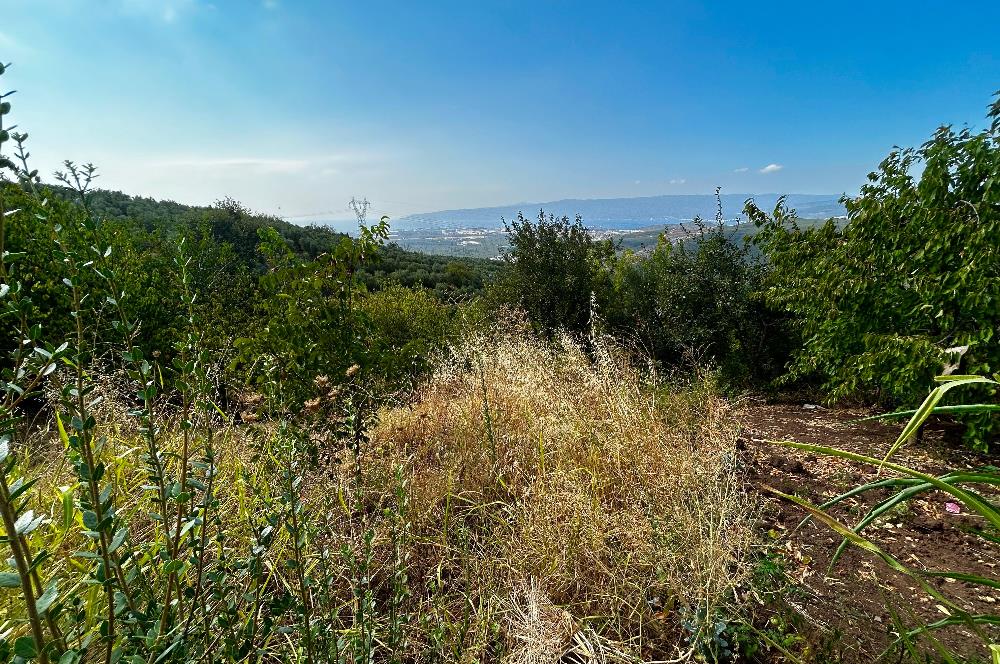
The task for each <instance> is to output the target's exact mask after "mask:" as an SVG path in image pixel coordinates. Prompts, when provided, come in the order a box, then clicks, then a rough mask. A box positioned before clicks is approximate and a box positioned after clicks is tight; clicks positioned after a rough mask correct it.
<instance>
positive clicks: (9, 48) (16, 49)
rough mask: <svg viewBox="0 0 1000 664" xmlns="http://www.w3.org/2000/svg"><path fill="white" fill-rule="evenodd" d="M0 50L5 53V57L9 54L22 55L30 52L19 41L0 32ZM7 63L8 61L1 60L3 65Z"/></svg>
mask: <svg viewBox="0 0 1000 664" xmlns="http://www.w3.org/2000/svg"><path fill="white" fill-rule="evenodd" d="M0 50H3V51H4V52H5V53H4V55H5V56H6V55H10V54H11V53H16V54H18V55H24V54H29V53H31V52H32V51H31V49H30V48H28V47H27V46H25V44H24V43H23V42H21V40H20V39H15V38H14V37H11V36H10V35H9V34H7V33H5V32H0ZM7 62H8V60H6V59H4V60H3V64H7Z"/></svg>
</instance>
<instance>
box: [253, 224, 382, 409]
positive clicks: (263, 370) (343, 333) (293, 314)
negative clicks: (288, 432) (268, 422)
mask: <svg viewBox="0 0 1000 664" xmlns="http://www.w3.org/2000/svg"><path fill="white" fill-rule="evenodd" d="M388 228H389V227H388V218H387V217H383V218H382V220H381V221H380V223H379V224H377V225H374V226H372V227H371V228H369V227H367V226H364V225H362V226H361V234H360V237H359V238H358V239H357V240H354V239H352V238H350V237H346V236H345V237H343V238H342V239H341V241H340V243H339V244H338V245H337V247H336V248H335V249H334V250H333V251H332V252H330V253H326V254H321V255H320V256H318V257H317V258H316V260H314V261H306V260H303V259H301V258H299V256H298V255H297V254H295V252H294V251H292V249H291V247H289V246H288V244H287V242H286V241H285V240H284V238H282V237H281V235H280V234H279V233H278V231H277V230H275V229H273V228H270V227H264V228H261V229H260V230H259V236H260V253H261V255H262V257H263V259H264V260H265V262H266V264H267V266H268V268H267V272H266V273H265V274H264V275H263V276H262V277H261V279H260V284H261V291H262V297H261V298H260V299H259V300H258V304H257V310H256V311H255V316H256V319H257V324H256V325H254V326H253V329H252V330H250V334H248V335H247V336H243V337H240V338H239V339H237V340H236V342H235V346H236V349H237V351H238V355H237V358H236V365H238V366H242V367H244V368H245V369H246V372H247V378H248V380H249V381H250V382H251V383H256V384H261V383H263V382H267V381H270V380H273V376H272V374H274V373H276V374H277V376H278V377H279V379H280V382H281V384H282V385H283V386H284V388H285V389H286V390H287V391H286V392H285V393H283V394H282V395H281V400H280V403H279V407H280V408H282V409H284V408H288V407H299V406H301V404H302V403H303V402H304V401H305V400H306V399H307V398H308V397H309V396H310V395H311V394H312V384H313V380H314V379H315V378H316V377H317V376H321V375H322V376H333V375H341V374H343V373H344V371H345V370H346V369H347V368H348V367H351V366H353V365H360V366H361V367H362V368H365V369H370V368H371V367H372V365H373V361H372V352H371V348H372V347H371V343H370V339H368V337H367V336H366V335H365V334H364V333H365V326H364V321H363V319H362V317H361V315H360V313H359V311H358V300H359V298H360V297H361V295H362V294H363V293H362V290H361V289H362V288H363V287H362V286H360V284H358V283H357V281H356V279H355V274H356V273H357V272H358V270H359V269H360V267H361V266H362V265H364V264H365V263H366V262H368V261H369V260H371V257H372V255H373V254H374V252H375V251H376V250H377V249H378V248H379V247H380V246H381V245H382V243H383V242H384V241H385V238H386V237H387V235H388Z"/></svg>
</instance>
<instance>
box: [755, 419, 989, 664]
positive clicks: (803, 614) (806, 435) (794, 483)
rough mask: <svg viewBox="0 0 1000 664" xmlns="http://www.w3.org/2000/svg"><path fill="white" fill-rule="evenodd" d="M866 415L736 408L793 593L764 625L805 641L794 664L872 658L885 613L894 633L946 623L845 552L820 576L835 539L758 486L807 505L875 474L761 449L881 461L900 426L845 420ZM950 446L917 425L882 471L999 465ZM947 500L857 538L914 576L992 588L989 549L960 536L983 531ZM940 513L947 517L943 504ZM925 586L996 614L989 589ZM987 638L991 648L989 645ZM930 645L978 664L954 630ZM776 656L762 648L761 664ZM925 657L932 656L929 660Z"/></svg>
mask: <svg viewBox="0 0 1000 664" xmlns="http://www.w3.org/2000/svg"><path fill="white" fill-rule="evenodd" d="M869 414H870V413H867V412H864V411H860V410H848V409H837V410H827V409H824V408H820V407H816V406H810V405H805V406H804V405H762V406H751V407H749V408H748V410H747V419H746V422H747V426H746V430H745V441H746V443H747V447H748V451H749V456H750V458H751V460H752V461H751V463H752V472H753V481H754V483H755V485H756V486H757V488H758V489H759V490H760V491H761V492H762V494H763V495H764V496H765V502H766V507H765V510H764V518H763V528H764V530H765V531H766V532H767V536H768V537H769V538H770V539H771V540H772V541H773V543H774V551H775V553H776V557H777V558H778V559H779V562H780V563H781V565H782V566H783V567H784V569H785V572H786V574H787V576H788V578H789V580H790V581H791V582H792V584H793V586H792V588H791V591H789V592H785V593H784V594H783V597H782V599H781V600H780V604H781V605H780V606H776V605H774V604H773V603H772V605H771V607H770V610H771V611H772V612H773V613H774V616H775V620H773V621H771V627H772V628H773V626H774V625H779V626H780V625H782V624H783V623H784V622H787V617H788V616H789V615H791V616H792V617H793V620H794V622H796V623H797V624H796V629H797V630H800V631H803V632H804V633H805V634H806V637H807V642H808V643H807V645H804V644H803V643H796V644H794V646H793V647H791V648H790V649H791V650H793V651H795V652H797V654H798V655H800V656H802V655H805V657H804V659H805V660H806V661H832V662H836V661H843V662H871V661H873V660H875V659H876V658H877V657H878V656H879V655H880V654H882V653H883V652H884V651H885V650H886V648H887V647H889V646H890V645H891V644H892V643H893V642H894V641H895V639H896V635H895V632H896V627H895V626H894V624H893V617H892V612H891V610H890V607H895V610H896V611H897V612H898V613H899V614H900V616H901V618H902V620H903V621H904V624H907V625H910V626H913V625H916V624H919V623H920V622H922V621H934V620H939V619H941V618H944V617H945V616H946V615H947V608H946V607H943V606H941V605H940V602H938V601H937V600H935V599H934V598H933V597H931V596H930V595H928V594H927V593H926V592H925V591H924V590H923V589H921V588H920V587H919V586H918V584H917V583H916V582H915V581H914V580H913V579H911V578H910V577H908V576H906V575H904V574H900V573H896V572H894V571H893V570H891V569H890V568H889V567H888V566H887V565H886V564H885V563H884V562H883V561H882V560H880V559H878V558H877V557H875V556H874V555H872V554H870V553H868V552H865V551H861V550H860V549H858V548H856V547H848V549H847V550H846V552H845V554H844V555H843V556H842V557H841V558H840V559H839V560H838V561H837V563H836V565H834V567H833V568H832V569H829V566H830V561H831V559H832V557H833V555H834V552H835V551H836V550H837V548H838V546H839V545H840V543H841V541H842V540H841V538H840V536H838V535H837V534H836V533H835V532H834V531H832V530H830V529H829V528H828V527H827V526H826V525H824V524H822V523H819V522H817V521H816V520H814V519H810V520H808V521H806V522H805V523H803V517H804V516H805V513H804V512H803V510H802V509H801V508H800V507H798V506H797V505H794V504H792V503H789V502H786V501H784V500H781V499H779V498H778V497H776V496H775V495H774V494H772V493H769V492H768V491H767V487H773V488H775V489H777V490H779V491H782V492H784V493H791V494H797V495H799V496H801V497H803V498H806V499H807V500H809V501H810V502H812V503H813V504H816V505H818V504H820V503H823V502H824V501H826V500H828V499H830V498H832V497H834V496H836V495H838V494H840V493H843V492H844V491H846V490H848V489H850V488H852V487H855V486H858V485H860V484H864V483H866V482H869V481H872V480H873V479H875V478H876V477H877V475H876V473H877V471H876V469H874V468H872V467H870V466H866V465H863V464H858V463H853V462H850V461H847V460H843V459H838V458H835V457H830V456H824V455H817V454H810V453H808V452H804V451H801V450H796V449H791V448H788V447H782V446H780V445H775V444H773V443H772V442H769V441H774V440H795V441H798V442H803V443H812V444H818V445H825V446H829V447H836V448H838V449H843V450H849V451H852V452H857V453H860V454H866V455H869V456H874V457H876V458H881V457H882V456H883V455H884V454H885V453H886V452H887V451H888V449H889V447H890V446H891V444H892V443H893V441H894V440H895V439H896V437H897V436H898V435H899V432H900V430H901V425H896V424H887V423H881V422H874V421H869V422H861V423H857V422H854V420H856V419H858V418H861V417H864V416H866V415H869ZM959 437H960V432H958V431H956V429H955V428H954V426H947V425H943V424H933V423H931V424H928V425H927V427H926V428H925V431H924V432H923V434H922V437H921V439H920V440H919V441H917V442H915V443H913V444H911V445H908V446H906V447H904V448H903V449H902V450H900V452H899V453H897V455H896V456H895V457H894V461H896V462H897V463H902V464H904V465H907V466H909V467H912V468H916V469H919V470H921V471H924V472H929V473H934V474H941V473H944V472H947V471H948V470H951V469H956V468H969V469H972V468H979V467H982V466H984V465H990V464H992V465H1000V463H998V460H997V459H996V458H992V459H991V458H987V457H983V456H977V455H975V454H972V453H970V452H968V451H966V450H963V449H962V448H961V443H960V440H959ZM883 476H885V474H884V472H883ZM888 495H889V493H888V492H887V491H886V490H879V491H875V492H869V493H867V494H865V495H863V496H860V497H858V498H856V499H850V500H848V501H846V502H845V503H844V504H843V505H842V506H841V507H839V508H838V509H836V511H835V514H836V515H837V516H838V518H839V519H840V520H841V522H842V523H846V524H848V525H851V526H853V525H854V523H855V522H856V521H857V519H859V518H860V517H861V516H862V515H863V514H864V513H865V511H866V510H865V508H866V506H871V505H873V504H875V503H876V502H877V501H879V500H881V499H884V498H885V497H887V496H888ZM948 502H949V501H948V499H947V497H946V495H945V494H942V493H940V492H934V493H928V494H923V497H922V498H921V499H919V500H916V501H911V502H910V503H909V506H908V507H907V508H905V509H900V510H898V511H895V512H893V513H891V514H889V515H888V516H887V517H886V518H883V519H881V520H880V521H878V522H876V523H875V524H873V525H872V526H870V527H869V528H868V529H867V530H865V531H864V533H865V534H866V536H868V537H869V538H870V539H871V540H872V541H874V542H875V543H876V544H878V545H879V546H880V547H881V548H882V549H883V550H885V551H888V552H889V553H891V554H892V555H894V556H895V557H896V558H897V559H898V560H900V561H901V562H902V563H903V564H905V565H906V566H908V567H910V568H911V569H914V570H939V571H940V570H949V571H956V572H966V573H971V574H976V575H979V576H984V577H987V578H1000V569H998V564H1000V559H998V555H1000V547H997V546H995V545H990V544H989V543H987V542H985V541H984V540H983V539H981V538H979V537H977V536H975V535H973V534H970V533H969V530H970V529H974V528H979V527H981V526H982V525H983V524H982V523H980V522H979V521H980V520H978V519H977V518H975V517H973V516H972V515H969V514H966V513H964V509H963V510H962V511H961V513H957V514H956V513H953V512H951V511H948V509H947V508H946V504H947V503H948ZM951 507H952V510H954V507H955V506H954V505H952V506H951ZM934 585H935V586H936V587H937V589H938V590H939V591H940V592H941V593H942V594H944V595H945V596H946V597H948V598H950V599H952V600H953V601H954V602H955V603H956V604H957V605H959V606H961V607H963V608H964V609H966V610H968V611H970V612H972V613H1000V590H993V591H992V592H985V591H984V589H983V588H981V587H978V586H972V585H969V584H966V583H963V582H958V581H951V580H945V579H935V580H934ZM914 614H915V615H914ZM779 616H781V619H780V620H779V619H778V618H779ZM995 636H996V638H998V639H1000V635H995ZM937 637H938V638H939V640H940V641H941V642H942V643H943V644H945V645H947V646H948V647H949V648H950V649H952V650H953V651H954V652H956V653H958V654H960V655H962V656H965V657H967V658H969V659H972V660H973V661H980V660H981V661H987V660H988V658H989V655H988V654H987V652H986V651H985V650H984V647H983V645H982V641H981V639H979V638H977V637H976V636H975V635H974V634H972V633H971V632H970V631H969V630H968V629H967V628H966V627H951V628H948V629H947V630H942V631H939V632H937ZM927 645H928V647H929V644H927ZM776 654H777V651H776V650H775V649H772V652H771V654H770V657H771V658H772V659H773V658H774V656H775V655H776ZM931 659H932V660H936V659H937V657H936V656H933V655H932V657H931ZM778 661H781V657H780V656H779V657H778ZM886 661H898V656H897V655H895V654H892V655H889V657H888V658H887V659H886Z"/></svg>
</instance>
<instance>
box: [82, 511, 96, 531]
mask: <svg viewBox="0 0 1000 664" xmlns="http://www.w3.org/2000/svg"><path fill="white" fill-rule="evenodd" d="M97 524H98V521H97V512H94V511H93V510H86V511H85V512H84V513H83V525H85V526H86V527H87V528H89V529H91V530H97Z"/></svg>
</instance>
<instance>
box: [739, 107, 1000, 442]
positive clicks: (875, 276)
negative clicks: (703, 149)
mask: <svg viewBox="0 0 1000 664" xmlns="http://www.w3.org/2000/svg"><path fill="white" fill-rule="evenodd" d="M989 120H990V125H989V126H988V127H987V128H986V129H984V130H982V131H980V132H978V133H974V132H972V131H971V130H969V129H963V130H961V131H956V130H954V129H952V128H950V127H942V128H941V129H939V130H938V131H937V132H936V133H935V134H934V136H933V137H932V138H931V139H930V140H929V141H928V142H927V143H925V144H924V145H922V146H921V147H920V148H907V149H900V150H894V151H893V152H892V153H891V154H890V155H889V156H888V157H887V158H886V159H885V160H884V161H883V162H882V163H881V164H880V166H879V170H878V171H877V172H874V173H871V174H870V175H869V176H868V183H867V184H865V185H864V186H863V187H862V189H861V193H860V195H859V196H858V197H857V198H853V199H845V200H844V203H845V205H846V206H847V211H848V221H847V223H846V225H844V226H843V227H842V228H838V227H837V225H836V224H835V223H834V222H833V221H831V222H829V223H827V224H826V225H825V226H823V227H820V228H817V229H809V230H801V229H799V228H798V227H797V226H796V224H795V221H794V215H793V213H792V212H791V211H789V210H787V209H786V208H785V207H784V206H783V204H782V203H779V205H778V206H777V207H776V208H775V209H774V211H773V212H772V213H770V214H768V213H765V212H764V211H761V210H760V209H758V208H757V207H756V206H754V205H753V204H752V202H750V203H748V205H747V209H746V212H747V214H748V215H749V216H750V217H751V219H752V220H753V221H754V223H755V224H756V225H757V226H758V227H759V229H760V232H759V233H758V234H757V235H756V236H755V242H756V243H757V245H758V246H759V247H760V248H761V249H762V251H763V252H764V253H765V254H766V257H767V259H768V262H769V273H768V279H767V283H766V297H767V300H768V302H769V303H770V304H771V305H772V306H773V307H775V308H776V309H778V310H781V311H784V312H787V313H788V314H790V315H791V316H792V317H793V318H794V321H795V326H796V331H797V334H798V336H799V338H800V339H801V346H800V347H798V348H797V349H796V351H795V353H794V356H793V361H792V362H791V364H790V366H789V372H788V378H790V379H795V378H802V377H808V376H816V377H818V379H819V380H820V381H821V382H822V384H823V386H824V387H825V389H826V390H827V391H828V394H829V396H830V398H831V399H834V400H835V399H842V398H848V397H853V398H862V399H865V400H872V401H876V402H878V403H880V404H883V405H885V406H893V405H897V404H904V405H911V404H913V403H915V402H917V401H918V400H919V399H920V396H921V394H922V392H923V389H924V385H926V384H927V382H928V381H929V380H930V379H931V378H932V377H933V376H934V375H936V374H937V373H940V372H941V371H942V369H943V367H944V366H946V365H948V364H957V363H959V361H960V366H957V367H955V369H956V370H959V373H979V374H982V373H990V372H993V371H996V370H997V369H998V368H1000V338H998V337H997V330H998V329H1000V255H998V253H997V247H998V246H1000V100H998V101H997V103H996V104H994V105H993V107H992V109H991V110H990V113H989ZM965 347H967V350H966V351H965V352H964V355H962V354H961V352H960V351H961V350H964V349H965ZM950 349H958V350H950ZM982 423H983V424H985V421H983V422H982ZM971 433H972V436H973V437H974V438H976V439H978V440H982V438H981V435H980V434H981V431H978V430H976V429H975V428H974V429H973V430H972V431H971Z"/></svg>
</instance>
